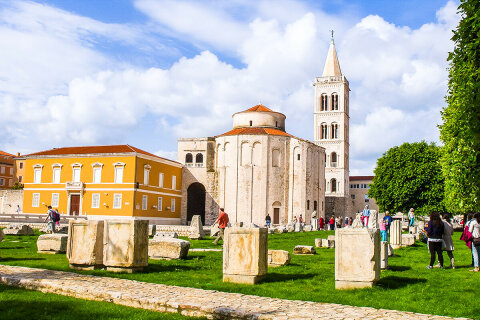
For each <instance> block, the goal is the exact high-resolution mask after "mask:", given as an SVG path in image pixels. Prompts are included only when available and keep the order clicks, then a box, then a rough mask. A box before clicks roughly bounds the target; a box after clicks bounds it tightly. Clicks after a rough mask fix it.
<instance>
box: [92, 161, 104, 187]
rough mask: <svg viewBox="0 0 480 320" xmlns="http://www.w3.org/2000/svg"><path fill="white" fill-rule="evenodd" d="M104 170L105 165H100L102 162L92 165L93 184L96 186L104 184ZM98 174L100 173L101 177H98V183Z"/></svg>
mask: <svg viewBox="0 0 480 320" xmlns="http://www.w3.org/2000/svg"><path fill="white" fill-rule="evenodd" d="M102 169H103V163H100V162H95V163H92V171H93V172H92V183H95V184H98V183H102ZM97 172H100V173H99V177H98V181H97V179H96V178H95V174H96V173H97Z"/></svg>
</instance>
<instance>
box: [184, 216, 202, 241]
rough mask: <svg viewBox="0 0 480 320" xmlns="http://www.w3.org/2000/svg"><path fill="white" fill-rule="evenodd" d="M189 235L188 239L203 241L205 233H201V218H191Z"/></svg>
mask: <svg viewBox="0 0 480 320" xmlns="http://www.w3.org/2000/svg"><path fill="white" fill-rule="evenodd" d="M190 229H191V231H190V234H189V236H188V238H189V239H195V240H199V239H205V232H204V231H203V225H202V217H200V216H199V215H195V216H193V217H192V222H191V223H190Z"/></svg>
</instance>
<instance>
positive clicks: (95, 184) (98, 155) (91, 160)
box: [23, 145, 183, 224]
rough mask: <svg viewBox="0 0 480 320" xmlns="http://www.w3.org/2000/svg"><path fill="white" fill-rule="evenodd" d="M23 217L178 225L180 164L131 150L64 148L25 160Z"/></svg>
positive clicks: (122, 147)
mask: <svg viewBox="0 0 480 320" xmlns="http://www.w3.org/2000/svg"><path fill="white" fill-rule="evenodd" d="M24 158H25V160H24V161H25V165H24V166H25V177H24V186H25V187H24V200H23V212H24V213H37V214H44V213H45V212H46V211H47V206H49V205H51V206H52V207H53V208H57V209H58V210H59V212H60V213H61V214H67V215H86V216H88V218H89V219H109V218H135V219H148V220H150V222H151V223H158V224H180V205H181V199H182V194H181V186H182V167H183V166H182V164H180V163H178V162H175V161H172V160H167V159H164V158H161V157H158V156H156V155H153V154H151V153H148V152H146V151H143V150H141V149H138V148H135V147H132V146H130V145H113V146H91V147H69V148H58V149H51V150H47V151H42V152H38V153H34V154H30V155H25V156H24Z"/></svg>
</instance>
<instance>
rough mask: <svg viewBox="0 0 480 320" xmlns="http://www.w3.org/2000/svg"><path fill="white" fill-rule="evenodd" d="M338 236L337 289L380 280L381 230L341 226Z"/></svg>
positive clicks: (362, 286) (371, 283)
mask: <svg viewBox="0 0 480 320" xmlns="http://www.w3.org/2000/svg"><path fill="white" fill-rule="evenodd" d="M335 237H336V239H335V244H336V250H335V288H336V289H358V288H366V287H372V286H373V284H374V283H375V282H376V281H378V280H379V279H380V230H378V229H368V228H342V229H337V230H336V232H335Z"/></svg>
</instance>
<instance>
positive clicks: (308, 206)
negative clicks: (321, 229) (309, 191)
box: [307, 200, 310, 210]
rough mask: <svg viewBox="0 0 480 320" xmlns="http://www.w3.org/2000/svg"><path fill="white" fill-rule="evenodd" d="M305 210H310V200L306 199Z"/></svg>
mask: <svg viewBox="0 0 480 320" xmlns="http://www.w3.org/2000/svg"><path fill="white" fill-rule="evenodd" d="M307 210H310V200H307Z"/></svg>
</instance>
